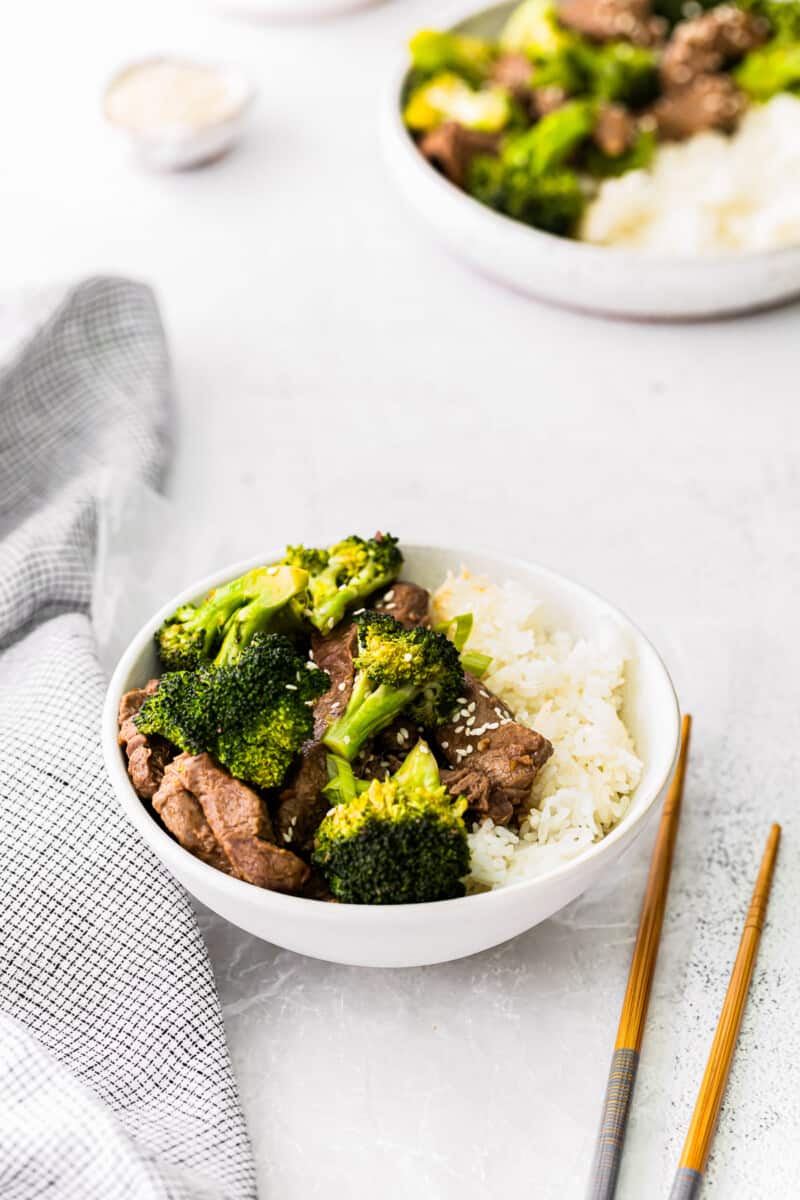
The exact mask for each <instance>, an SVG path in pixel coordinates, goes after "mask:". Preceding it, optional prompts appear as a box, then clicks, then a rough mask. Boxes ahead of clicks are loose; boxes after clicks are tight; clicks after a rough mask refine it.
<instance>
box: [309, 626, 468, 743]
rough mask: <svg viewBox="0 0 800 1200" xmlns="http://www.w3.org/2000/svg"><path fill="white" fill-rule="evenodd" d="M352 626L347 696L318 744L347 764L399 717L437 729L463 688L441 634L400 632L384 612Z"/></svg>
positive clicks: (454, 653)
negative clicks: (354, 638)
mask: <svg viewBox="0 0 800 1200" xmlns="http://www.w3.org/2000/svg"><path fill="white" fill-rule="evenodd" d="M355 623H356V626H357V629H358V651H359V653H358V658H357V659H356V661H355V667H356V677H355V682H354V684H353V691H352V694H351V696H350V700H349V701H348V704H347V708H346V709H345V711H344V712H343V713H342V715H341V716H340V717H337V718H336V720H335V721H333V722H332V723H331V725H329V726H328V729H327V730H326V732H325V735H324V737H323V739H322V741H323V742H324V743H325V745H326V746H327V747H328V749H329V750H332V751H333V752H334V753H335V754H338V755H341V757H342V758H344V759H347V761H348V762H352V760H353V759H354V758H355V757H356V755H357V754H358V752H359V750H360V749H361V747H362V746H363V745H364V742H365V741H366V740H367V738H370V737H372V736H373V734H376V733H378V732H380V730H381V729H384V728H385V727H386V726H387V725H388V724H390V722H391V721H393V720H394V718H395V717H396V716H398V715H399V714H400V713H401V712H407V713H408V715H409V719H410V720H411V721H414V722H417V723H418V724H420V725H428V726H430V725H440V724H442V722H443V721H446V720H447V719H448V717H449V716H450V715H451V713H452V711H453V709H454V708H455V705H456V701H457V700H458V698H459V696H461V695H462V694H463V687H464V670H463V667H462V666H461V661H460V659H459V654H458V650H457V649H456V648H455V646H454V645H453V643H452V642H451V641H449V640H448V639H447V638H446V637H445V635H444V634H443V633H436V632H435V631H434V630H433V629H424V628H416V629H404V628H403V626H402V625H401V624H400V622H399V621H395V619H394V617H392V616H390V615H389V614H388V613H376V612H366V613H362V614H360V615H358V616H356V618H355Z"/></svg>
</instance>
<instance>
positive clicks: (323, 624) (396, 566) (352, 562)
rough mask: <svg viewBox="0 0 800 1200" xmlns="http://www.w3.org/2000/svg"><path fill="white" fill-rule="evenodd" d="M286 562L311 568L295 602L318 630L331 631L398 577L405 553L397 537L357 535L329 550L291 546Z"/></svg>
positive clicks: (388, 535)
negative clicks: (359, 604)
mask: <svg viewBox="0 0 800 1200" xmlns="http://www.w3.org/2000/svg"><path fill="white" fill-rule="evenodd" d="M284 562H286V563H289V564H292V565H296V566H302V567H303V568H304V569H305V570H306V571H308V575H309V579H308V585H307V588H306V590H305V592H304V594H303V595H302V596H298V598H297V601H296V602H295V603H296V606H297V608H298V609H299V610H300V611H302V613H303V615H304V616H305V617H307V618H308V620H309V621H310V622H311V624H312V625H314V626H315V628H316V629H319V630H320V631H321V632H322V633H327V632H328V631H329V630H330V629H333V627H334V625H338V623H339V621H341V619H342V617H343V616H344V614H345V613H346V612H347V610H348V608H352V606H353V605H354V604H357V603H359V602H361V601H363V600H365V599H366V598H367V596H369V595H371V593H372V592H377V591H378V590H379V589H380V588H382V587H386V586H387V584H390V583H391V582H392V581H393V580H394V579H396V578H397V576H398V575H399V573H400V567H401V566H402V565H403V556H402V554H401V553H400V550H399V549H398V546H397V538H394V537H392V536H391V534H389V533H376V535H375V537H374V538H369V539H365V538H360V537H356V536H355V535H353V536H352V537H348V538H345V539H344V541H341V542H337V543H336V545H334V546H330V547H329V548H328V549H327V550H314V549H312V550H309V549H306V547H305V546H287V548H286V556H285V558H284Z"/></svg>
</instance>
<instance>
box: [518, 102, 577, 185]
mask: <svg viewBox="0 0 800 1200" xmlns="http://www.w3.org/2000/svg"><path fill="white" fill-rule="evenodd" d="M596 116H597V107H596V105H595V104H593V103H592V102H591V101H586V100H571V101H570V102H569V104H564V105H563V106H562V107H561V108H557V109H556V110H555V112H551V113H548V114H547V116H546V117H542V119H541V121H538V122H537V124H536V125H534V126H533V128H532V129H529V130H528V131H527V132H526V133H521V134H519V135H517V136H516V137H512V138H509V139H508V141H507V142H506V144H505V146H504V147H503V152H502V155H501V157H502V161H503V163H504V164H505V165H506V166H507V167H511V168H512V169H517V170H524V171H526V172H527V173H528V174H529V175H531V176H543V175H546V174H548V173H549V172H551V171H557V170H558V169H559V168H560V167H562V166H563V165H564V163H566V161H567V160H568V159H569V158H570V157H571V156H572V155H573V154H574V153H575V151H576V150H577V149H578V147H579V146H580V145H581V143H582V142H583V141H585V139H586V138H587V137H589V135H590V134H591V132H592V130H593V129H594V124H595V119H596Z"/></svg>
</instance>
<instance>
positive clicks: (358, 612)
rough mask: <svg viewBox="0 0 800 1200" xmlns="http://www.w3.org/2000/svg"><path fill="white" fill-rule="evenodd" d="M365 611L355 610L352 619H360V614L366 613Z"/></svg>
mask: <svg viewBox="0 0 800 1200" xmlns="http://www.w3.org/2000/svg"><path fill="white" fill-rule="evenodd" d="M366 611H367V610H366V609H365V608H357V609H356V610H355V612H354V613H353V616H354V617H360V616H361V614H362V613H363V612H366Z"/></svg>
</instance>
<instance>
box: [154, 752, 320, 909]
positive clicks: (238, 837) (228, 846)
mask: <svg viewBox="0 0 800 1200" xmlns="http://www.w3.org/2000/svg"><path fill="white" fill-rule="evenodd" d="M176 774H177V776H178V778H179V779H180V781H181V782H182V784H183V785H184V787H185V788H187V790H188V791H190V792H191V793H192V794H193V795H194V796H196V798H197V800H198V801H199V803H200V806H201V808H202V810H203V814H204V816H205V818H206V821H207V822H208V824H209V826H210V827H211V832H212V833H213V835H214V837H215V838H216V840H217V842H218V843H219V845H220V846H221V848H222V850H223V851H224V853H225V855H226V856H227V858H228V859H229V861H230V863H231V865H232V867H233V870H234V871H235V873H236V874H237V875H238V876H239V878H240V879H244V880H246V881H247V882H248V883H252V884H255V886H256V887H263V888H269V889H270V890H272V891H275V892H298V891H300V889H301V888H302V887H303V886H304V885H305V883H306V882H307V881H308V878H309V876H310V874H311V872H310V870H309V868H308V866H307V865H306V864H305V863H304V862H303V860H302V859H301V858H298V857H297V855H296V854H292V852H291V850H283V849H281V848H280V847H279V846H276V845H275V844H274V841H275V834H274V831H273V828H272V822H271V821H270V817H269V813H268V812H267V806H266V803H265V802H264V800H263V799H262V798H261V796H259V795H258V793H257V792H254V791H253V790H252V788H249V787H247V786H246V785H245V784H243V783H241V782H240V781H239V780H238V779H234V778H233V777H232V776H231V775H229V774H228V772H227V771H225V770H223V769H222V767H219V766H217V764H216V763H215V762H214V760H213V759H212V758H211V757H210V755H208V754H195V755H186V756H182V758H181V762H180V763H179V765H178V769H177V772H176Z"/></svg>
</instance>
